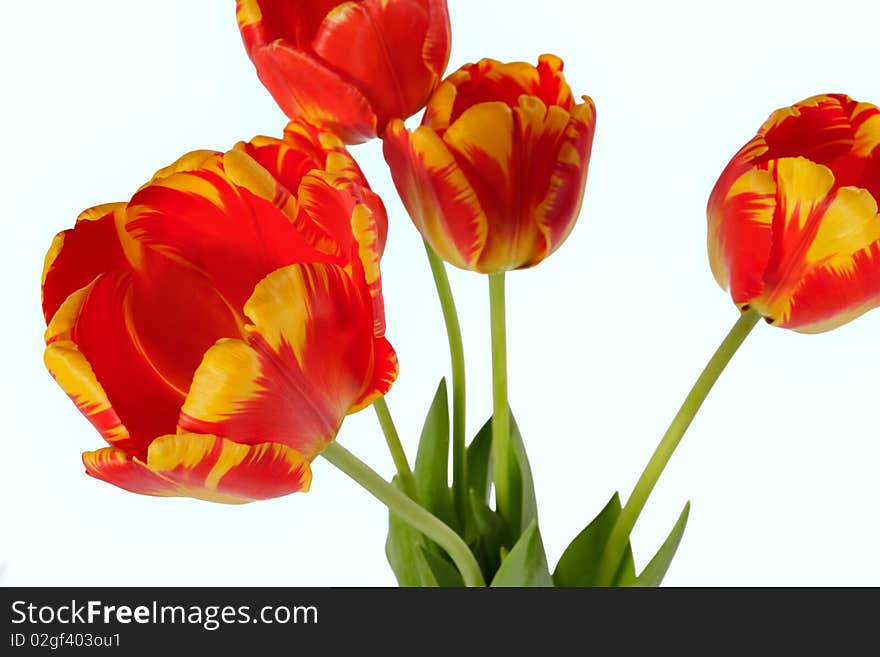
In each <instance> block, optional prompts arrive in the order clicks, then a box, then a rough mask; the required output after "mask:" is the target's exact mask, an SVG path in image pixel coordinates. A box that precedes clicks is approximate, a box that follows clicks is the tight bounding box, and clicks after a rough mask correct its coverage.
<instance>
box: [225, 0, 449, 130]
mask: <svg viewBox="0 0 880 657" xmlns="http://www.w3.org/2000/svg"><path fill="white" fill-rule="evenodd" d="M237 16H238V25H239V29H240V30H241V36H242V40H243V41H244V45H245V48H246V49H247V52H248V55H249V56H250V58H251V60H252V61H253V63H254V66H255V67H256V69H257V75H258V76H259V78H260V80H261V81H262V82H263V84H264V85H265V87H266V88H267V89H268V90H269V93H271V94H272V97H273V98H274V99H275V101H276V102H277V103H278V105H279V106H280V107H281V109H282V110H283V111H284V112H285V113H286V114H287V115H288V116H289V117H291V118H296V117H307V118H309V119H310V120H311V121H312V122H314V123H318V124H320V125H325V126H327V127H329V128H330V129H331V130H333V132H335V133H336V134H338V135H340V137H341V138H342V139H343V140H344V141H346V142H348V143H351V144H355V143H359V142H362V141H366V140H369V139H372V138H374V137H376V136H377V135H381V134H382V132H383V131H384V129H385V126H386V124H387V123H388V121H389V120H391V119H392V118H401V119H405V118H407V117H409V116H412V115H413V114H415V113H416V112H418V111H419V110H420V109H422V108H423V107H424V106H425V101H427V99H428V97H429V96H430V95H431V92H432V91H433V90H434V88H435V87H436V86H437V84H438V83H439V81H440V79H441V78H442V76H443V72H444V71H445V70H446V64H447V62H448V61H449V49H450V26H449V13H448V11H447V8H446V0H358V1H356V2H341V1H339V0H238V2H237Z"/></svg>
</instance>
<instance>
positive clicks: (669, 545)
mask: <svg viewBox="0 0 880 657" xmlns="http://www.w3.org/2000/svg"><path fill="white" fill-rule="evenodd" d="M690 512H691V503H690V502H688V503H687V504H685V505H684V510H683V511H682V512H681V515H680V516H679V517H678V521H677V522H676V523H675V526H674V527H673V528H672V531H671V532H669V536H668V537H667V539H666V540H665V541H664V542H663V545H661V546H660V549H659V550H657V554H655V555H654V558H653V559H651V561H650V562H649V563H648V565H647V566H645V569H644V570H643V571H642V574H641V575H639V576H638V578H637V579H636V581H635V586H660V582H662V581H663V578H664V577H665V576H666V571H667V570H669V564H671V563H672V559H673V557H675V553H676V551H677V550H678V546H679V544H680V543H681V537H682V536H683V535H684V528H685V527H686V526H687V521H688V515H690Z"/></svg>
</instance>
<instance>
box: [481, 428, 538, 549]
mask: <svg viewBox="0 0 880 657" xmlns="http://www.w3.org/2000/svg"><path fill="white" fill-rule="evenodd" d="M510 439H511V448H512V449H511V450H510V494H511V500H510V503H511V517H512V518H513V521H512V525H513V526H511V527H510V535H511V536H510V541H511V543H513V542H515V541H516V540H517V539H518V538H519V536H520V534H522V532H523V530H524V529H525V528H526V527H528V526H529V524H530V523H531V522H532V521H533V520H537V518H538V503H537V500H536V499H535V484H534V481H533V480H532V469H531V467H530V466H529V459H528V456H527V455H526V448H525V445H524V444H523V439H522V435H521V434H520V431H519V426H518V425H517V423H516V419H515V418H514V417H513V414H512V413H511V415H510ZM491 456H492V418H489V421H488V422H486V424H484V425H483V427H482V428H481V429H480V431H479V432H478V433H477V435H476V437H474V439H473V440H472V441H471V444H470V446H469V447H468V486H469V487H471V488H474V489H475V490H476V491H477V492H478V493H484V495H483V500H484V501H485V502H486V503H488V500H489V485H490V484H491V483H492V459H491Z"/></svg>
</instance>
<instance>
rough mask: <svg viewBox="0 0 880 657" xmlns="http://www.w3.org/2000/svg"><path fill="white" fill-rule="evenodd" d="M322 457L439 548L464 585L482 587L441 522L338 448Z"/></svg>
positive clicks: (475, 568) (466, 554) (459, 543)
mask: <svg viewBox="0 0 880 657" xmlns="http://www.w3.org/2000/svg"><path fill="white" fill-rule="evenodd" d="M321 454H322V456H323V457H324V458H325V459H327V460H328V461H330V463H332V464H333V465H335V466H336V467H337V468H339V469H340V470H342V472H344V473H345V474H347V475H348V476H349V477H351V478H352V479H354V480H355V481H356V482H357V483H359V484H360V485H361V486H363V487H364V488H365V489H366V490H367V491H369V492H370V493H371V494H372V495H373V497H375V498H376V499H377V500H379V501H380V502H382V503H383V504H384V505H385V506H387V507H388V509H389V510H390V511H391V512H392V513H394V514H396V515H397V516H398V517H400V518H401V519H402V520H404V521H405V522H407V523H409V524H410V525H411V526H412V527H414V528H415V529H417V530H418V531H420V532H422V533H423V534H424V535H425V536H427V537H428V538H430V539H431V540H432V541H434V542H435V543H437V544H438V545H439V546H440V547H442V548H443V549H444V550H446V552H447V553H448V554H449V556H450V557H451V558H452V561H453V562H454V563H455V565H456V566H457V567H458V570H459V571H460V572H461V576H462V578H463V579H464V583H465V586H485V585H486V582H485V580H484V579H483V574H482V572H481V571H480V566H479V565H478V564H477V560H476V559H475V558H474V555H473V554H472V553H471V551H470V550H469V549H468V546H467V545H465V543H464V541H463V540H462V539H461V537H459V535H458V534H456V533H455V532H454V531H453V530H452V529H450V528H449V527H448V526H447V525H446V524H444V523H443V521H442V520H440V519H439V518H437V517H435V516H433V515H431V514H430V513H429V512H428V511H426V510H425V509H424V508H422V507H421V506H419V505H418V504H416V503H415V502H414V501H413V500H412V499H410V498H409V497H407V496H406V495H404V494H403V493H401V492H400V491H399V490H397V488H395V487H394V486H392V485H391V484H389V483H388V482H387V481H385V480H384V479H382V477H380V476H379V475H378V474H376V472H374V471H373V470H372V469H371V468H370V466H368V465H367V464H366V463H364V462H363V461H361V460H360V459H359V458H358V457H356V456H355V455H354V454H352V453H351V452H349V451H348V450H347V449H345V448H344V447H343V446H342V445H340V444H339V443H337V442H336V441H333V442H331V443H329V444H328V445H327V446H326V447H325V448H324V451H323V452H321Z"/></svg>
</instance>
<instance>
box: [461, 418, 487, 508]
mask: <svg viewBox="0 0 880 657" xmlns="http://www.w3.org/2000/svg"><path fill="white" fill-rule="evenodd" d="M467 470H468V479H467V480H468V488H472V489H473V490H475V491H476V492H477V495H478V499H480V500H482V501H483V504H488V503H489V489H490V487H491V485H492V472H491V470H492V419H491V418H489V421H488V422H486V424H484V425H483V427H482V428H481V429H480V430H479V431H478V432H477V435H476V436H474V439H473V440H472V441H471V444H470V445H468V448H467Z"/></svg>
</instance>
